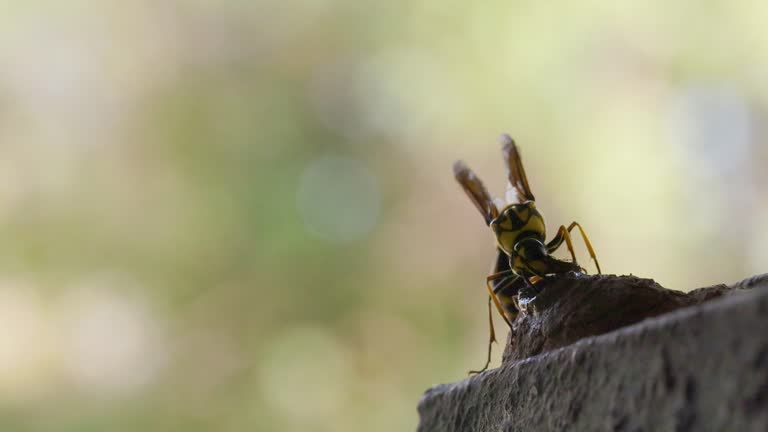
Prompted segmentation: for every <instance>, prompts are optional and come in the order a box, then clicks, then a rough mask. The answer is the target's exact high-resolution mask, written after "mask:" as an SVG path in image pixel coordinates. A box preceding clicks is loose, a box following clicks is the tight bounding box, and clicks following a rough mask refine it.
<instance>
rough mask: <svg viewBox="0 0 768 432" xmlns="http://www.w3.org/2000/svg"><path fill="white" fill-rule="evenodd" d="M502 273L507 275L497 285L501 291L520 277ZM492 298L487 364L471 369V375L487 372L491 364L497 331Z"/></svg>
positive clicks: (507, 272)
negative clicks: (494, 325) (494, 324)
mask: <svg viewBox="0 0 768 432" xmlns="http://www.w3.org/2000/svg"><path fill="white" fill-rule="evenodd" d="M501 273H503V274H504V275H505V277H503V278H502V282H501V283H499V284H498V285H497V288H498V290H499V291H502V290H504V289H505V288H507V287H508V286H510V285H512V284H513V283H515V282H516V281H517V279H518V277H517V275H514V274H513V275H512V276H511V277H510V276H509V275H508V274H509V273H511V271H506V272H501ZM501 273H498V274H501ZM506 279H509V281H507V280H506ZM492 299H494V297H491V296H488V327H489V328H490V338H489V339H488V357H487V358H486V360H485V366H483V368H482V369H480V370H476V371H475V370H471V371H469V375H473V374H479V373H481V372H485V371H486V370H487V369H488V365H490V364H491V347H492V345H493V343H494V342H496V331H495V329H494V327H493V316H492V314H491V301H492ZM518 310H519V309H518ZM500 313H501V311H500ZM501 316H502V317H504V319H505V320H506V316H505V315H504V314H503V313H502V314H501Z"/></svg>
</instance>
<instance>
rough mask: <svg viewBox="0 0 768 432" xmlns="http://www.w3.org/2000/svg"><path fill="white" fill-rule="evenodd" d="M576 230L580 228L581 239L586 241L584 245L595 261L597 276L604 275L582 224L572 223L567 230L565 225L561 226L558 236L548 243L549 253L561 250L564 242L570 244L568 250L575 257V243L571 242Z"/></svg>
mask: <svg viewBox="0 0 768 432" xmlns="http://www.w3.org/2000/svg"><path fill="white" fill-rule="evenodd" d="M574 228H579V232H580V233H581V238H582V239H583V240H584V245H586V246H587V251H589V257H590V258H592V260H593V261H595V267H597V274H602V271H601V270H600V263H599V262H598V261H597V255H596V254H595V249H594V248H593V247H592V242H590V241H589V237H587V234H586V233H585V232H584V228H582V227H581V224H579V223H578V222H571V224H570V225H568V228H565V226H564V225H561V226H560V228H559V229H558V230H557V235H555V237H554V238H553V239H552V241H550V242H549V243H547V251H548V252H549V253H552V252H554V251H555V249H557V248H559V247H560V245H561V244H562V243H563V240H565V242H566V243H567V244H568V250H569V251H570V252H571V256H573V243H571V242H570V240H571V238H570V237H571V236H570V232H571V231H572V230H573V229H574ZM573 262H574V263H575V262H576V258H575V257H574V261H573Z"/></svg>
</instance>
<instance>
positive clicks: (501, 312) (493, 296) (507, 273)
mask: <svg viewBox="0 0 768 432" xmlns="http://www.w3.org/2000/svg"><path fill="white" fill-rule="evenodd" d="M513 274H514V272H513V271H512V270H504V271H502V272H499V273H496V274H492V275H490V276H488V277H487V278H485V287H486V288H488V295H490V296H491V299H492V300H493V304H495V305H496V310H498V311H499V315H501V317H502V318H504V322H506V323H507V325H508V326H509V328H512V323H510V322H509V320H508V319H507V316H506V315H505V314H504V309H503V308H502V307H501V303H499V299H498V298H497V297H496V294H495V293H494V292H493V288H491V282H493V281H495V280H497V279H501V278H505V277H508V276H510V275H513Z"/></svg>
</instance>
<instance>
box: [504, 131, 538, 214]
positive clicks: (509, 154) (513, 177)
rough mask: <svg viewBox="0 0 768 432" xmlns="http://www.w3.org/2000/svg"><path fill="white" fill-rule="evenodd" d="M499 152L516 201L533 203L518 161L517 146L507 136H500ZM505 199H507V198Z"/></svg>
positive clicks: (521, 164)
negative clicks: (515, 195)
mask: <svg viewBox="0 0 768 432" xmlns="http://www.w3.org/2000/svg"><path fill="white" fill-rule="evenodd" d="M501 152H502V154H503V155H504V162H505V163H506V165H507V178H509V184H510V185H511V186H512V187H513V188H514V189H515V191H516V192H517V199H518V201H519V202H525V201H534V200H535V198H534V197H533V192H531V188H530V186H528V178H527V177H526V176H525V169H524V168H523V161H522V159H520V151H519V150H518V149H517V145H516V144H515V141H514V140H512V137H510V136H509V135H507V134H504V135H502V136H501ZM508 195H509V194H508ZM507 199H509V196H508V198H507Z"/></svg>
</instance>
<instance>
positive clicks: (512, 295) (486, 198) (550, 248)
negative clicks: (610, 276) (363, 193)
mask: <svg viewBox="0 0 768 432" xmlns="http://www.w3.org/2000/svg"><path fill="white" fill-rule="evenodd" d="M500 141H501V151H502V155H503V157H504V163H505V165H506V170H507V178H508V180H509V184H508V187H507V194H506V199H507V203H506V204H504V203H503V202H502V201H501V200H499V199H497V200H494V199H492V198H491V196H490V194H489V193H488V191H487V190H486V188H485V186H484V185H483V183H482V182H481V181H480V179H479V178H478V177H477V176H476V175H475V173H474V172H473V171H472V170H471V169H470V168H469V167H468V166H467V165H466V164H465V163H464V162H462V161H456V162H455V163H454V164H453V173H454V176H455V177H456V181H458V182H459V184H460V185H461V187H462V189H464V192H466V194H467V196H469V199H470V200H471V201H472V203H473V204H474V205H475V207H477V209H478V210H479V211H480V214H481V215H482V216H483V218H484V219H485V223H486V225H488V226H489V227H490V228H491V231H492V232H493V234H494V235H495V237H496V250H497V255H496V260H495V261H494V262H493V266H492V269H491V274H490V275H489V276H488V277H487V278H486V279H485V285H486V288H487V289H488V322H489V327H490V338H489V341H488V357H487V359H486V362H485V366H484V367H483V368H482V369H480V370H477V371H470V372H469V373H470V374H473V373H480V372H483V371H485V370H486V369H488V365H489V364H490V362H491V345H492V344H493V343H494V342H496V332H495V330H494V328H493V318H492V313H491V310H492V308H491V303H493V304H494V305H495V306H496V310H497V311H498V312H499V314H500V315H501V317H502V318H503V319H504V321H505V322H506V323H507V325H508V326H509V328H510V329H512V322H513V321H514V320H515V319H516V318H517V316H518V314H519V313H520V311H521V310H525V301H524V299H521V296H520V293H521V291H522V290H524V289H526V288H528V289H531V290H535V288H534V286H533V285H534V284H535V283H536V282H538V281H540V280H541V279H542V278H544V277H545V276H548V275H558V274H564V273H568V272H576V273H585V272H586V271H585V270H584V269H583V268H582V267H581V266H579V264H578V262H577V261H576V253H575V252H574V250H573V241H572V239H571V231H572V230H573V229H574V228H578V229H579V232H580V233H581V237H582V239H583V240H584V244H585V245H586V247H587V250H588V251H589V256H590V257H591V259H592V260H594V262H595V267H597V273H598V274H600V273H601V271H600V264H599V263H598V261H597V256H596V255H595V251H594V249H593V248H592V243H591V242H590V241H589V238H588V237H587V234H586V233H585V232H584V229H583V228H582V227H581V225H580V224H579V223H578V222H572V223H571V224H570V225H569V226H568V227H566V226H565V225H561V226H560V227H559V228H558V229H557V233H556V234H555V236H554V237H553V238H552V239H551V240H550V241H549V242H547V241H546V228H545V225H544V218H543V217H542V216H541V213H539V211H538V209H537V208H536V202H535V201H536V199H535V198H534V196H533V193H532V192H531V188H530V186H529V185H528V178H527V177H526V175H525V169H524V168H523V162H522V159H521V158H520V151H519V150H518V148H517V145H516V144H515V141H514V140H513V139H512V138H511V137H510V136H509V135H506V134H504V135H502V136H501V140H500ZM563 243H565V244H566V247H567V248H568V251H569V252H570V255H571V261H564V260H560V259H557V258H555V257H553V256H552V254H553V253H554V252H555V251H556V250H557V249H558V248H559V247H560V246H561V245H562V244H563Z"/></svg>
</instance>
